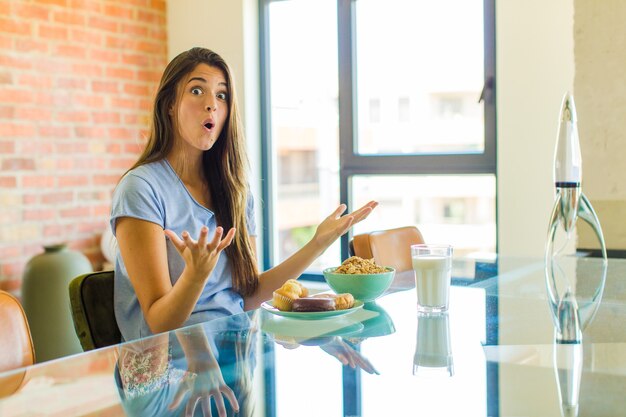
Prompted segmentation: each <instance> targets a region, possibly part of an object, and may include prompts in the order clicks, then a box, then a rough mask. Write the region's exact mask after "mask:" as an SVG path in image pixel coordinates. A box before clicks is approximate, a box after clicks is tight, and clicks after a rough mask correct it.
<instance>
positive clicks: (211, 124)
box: [204, 122, 215, 130]
mask: <svg viewBox="0 0 626 417" xmlns="http://www.w3.org/2000/svg"><path fill="white" fill-rule="evenodd" d="M213 126H215V124H214V123H211V122H206V123H205V124H204V127H206V128H207V129H208V130H211V129H213Z"/></svg>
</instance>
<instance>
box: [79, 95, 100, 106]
mask: <svg viewBox="0 0 626 417" xmlns="http://www.w3.org/2000/svg"><path fill="white" fill-rule="evenodd" d="M74 102H75V103H76V104H78V105H79V106H84V107H95V108H102V107H104V97H102V96H100V95H95V94H89V95H87V94H84V95H78V94H76V95H74Z"/></svg>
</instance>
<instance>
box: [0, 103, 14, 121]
mask: <svg viewBox="0 0 626 417" xmlns="http://www.w3.org/2000/svg"><path fill="white" fill-rule="evenodd" d="M15 110H16V109H15V107H12V106H0V119H12V118H14V117H15Z"/></svg>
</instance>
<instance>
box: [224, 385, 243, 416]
mask: <svg viewBox="0 0 626 417" xmlns="http://www.w3.org/2000/svg"><path fill="white" fill-rule="evenodd" d="M222 393H223V394H224V395H225V396H226V398H227V399H228V402H229V403H230V406H231V408H232V409H233V410H235V413H238V412H239V402H238V401H237V397H235V393H234V392H233V390H232V389H230V387H229V386H227V385H225V386H224V388H223V389H222Z"/></svg>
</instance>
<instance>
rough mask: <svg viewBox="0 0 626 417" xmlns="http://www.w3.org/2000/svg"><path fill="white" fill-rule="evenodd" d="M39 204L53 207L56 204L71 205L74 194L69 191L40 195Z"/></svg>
mask: <svg viewBox="0 0 626 417" xmlns="http://www.w3.org/2000/svg"><path fill="white" fill-rule="evenodd" d="M41 202H42V203H43V204H47V205H55V204H58V203H73V202H74V193H73V192H71V191H63V192H54V193H49V194H42V195H41Z"/></svg>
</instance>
